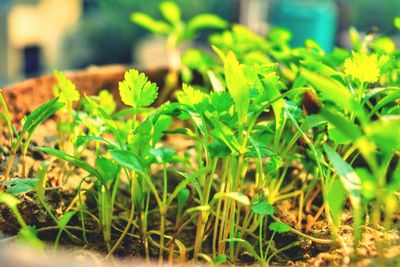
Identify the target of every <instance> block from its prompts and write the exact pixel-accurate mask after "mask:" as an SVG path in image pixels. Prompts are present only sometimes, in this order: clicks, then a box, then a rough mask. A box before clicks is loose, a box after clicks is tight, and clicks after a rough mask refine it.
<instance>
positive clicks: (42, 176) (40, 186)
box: [35, 160, 50, 200]
mask: <svg viewBox="0 0 400 267" xmlns="http://www.w3.org/2000/svg"><path fill="white" fill-rule="evenodd" d="M49 167H50V160H46V161H43V162H42V163H41V164H40V166H39V168H38V169H37V171H36V177H35V178H36V179H37V180H38V181H37V183H36V185H35V192H36V194H37V195H38V197H39V199H42V200H44V194H45V191H46V182H47V172H48V170H49Z"/></svg>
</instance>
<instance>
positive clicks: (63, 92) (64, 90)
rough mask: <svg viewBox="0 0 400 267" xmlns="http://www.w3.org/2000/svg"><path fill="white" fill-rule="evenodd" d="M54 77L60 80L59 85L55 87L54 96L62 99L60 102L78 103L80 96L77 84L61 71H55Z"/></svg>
mask: <svg viewBox="0 0 400 267" xmlns="http://www.w3.org/2000/svg"><path fill="white" fill-rule="evenodd" d="M54 75H55V76H56V78H57V80H58V84H56V85H54V87H53V90H54V95H55V96H58V97H59V98H60V102H62V103H72V102H74V101H78V100H79V98H80V94H79V91H78V90H77V89H76V87H75V84H74V83H73V82H72V81H71V80H70V79H68V78H67V77H66V76H65V74H64V73H62V72H61V71H55V72H54ZM68 105H70V104H68Z"/></svg>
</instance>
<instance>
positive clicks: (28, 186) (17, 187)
mask: <svg viewBox="0 0 400 267" xmlns="http://www.w3.org/2000/svg"><path fill="white" fill-rule="evenodd" d="M37 181H38V179H35V178H15V179H11V180H8V181H7V182H3V183H1V185H9V186H10V187H9V188H8V189H7V190H6V192H7V193H9V194H11V195H13V196H16V195H19V194H22V193H26V192H29V191H31V190H33V189H34V187H35V185H36V183H37Z"/></svg>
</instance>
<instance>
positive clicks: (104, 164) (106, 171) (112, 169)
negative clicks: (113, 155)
mask: <svg viewBox="0 0 400 267" xmlns="http://www.w3.org/2000/svg"><path fill="white" fill-rule="evenodd" d="M95 165H96V168H97V170H98V172H99V173H100V175H101V177H103V178H104V180H105V181H106V182H109V181H114V180H115V178H116V177H117V175H118V173H119V171H120V167H119V166H118V165H117V164H115V163H114V162H112V161H111V160H109V159H107V158H103V157H97V158H96V163H95Z"/></svg>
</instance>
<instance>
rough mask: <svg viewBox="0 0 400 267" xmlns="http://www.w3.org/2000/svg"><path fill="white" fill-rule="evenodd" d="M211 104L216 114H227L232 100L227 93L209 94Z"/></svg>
mask: <svg viewBox="0 0 400 267" xmlns="http://www.w3.org/2000/svg"><path fill="white" fill-rule="evenodd" d="M211 104H212V105H213V107H214V109H215V110H216V111H217V112H218V113H224V112H229V110H230V108H231V107H232V105H233V99H232V97H231V96H230V95H229V93H228V92H225V91H224V92H219V93H217V92H214V93H212V94H211Z"/></svg>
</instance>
